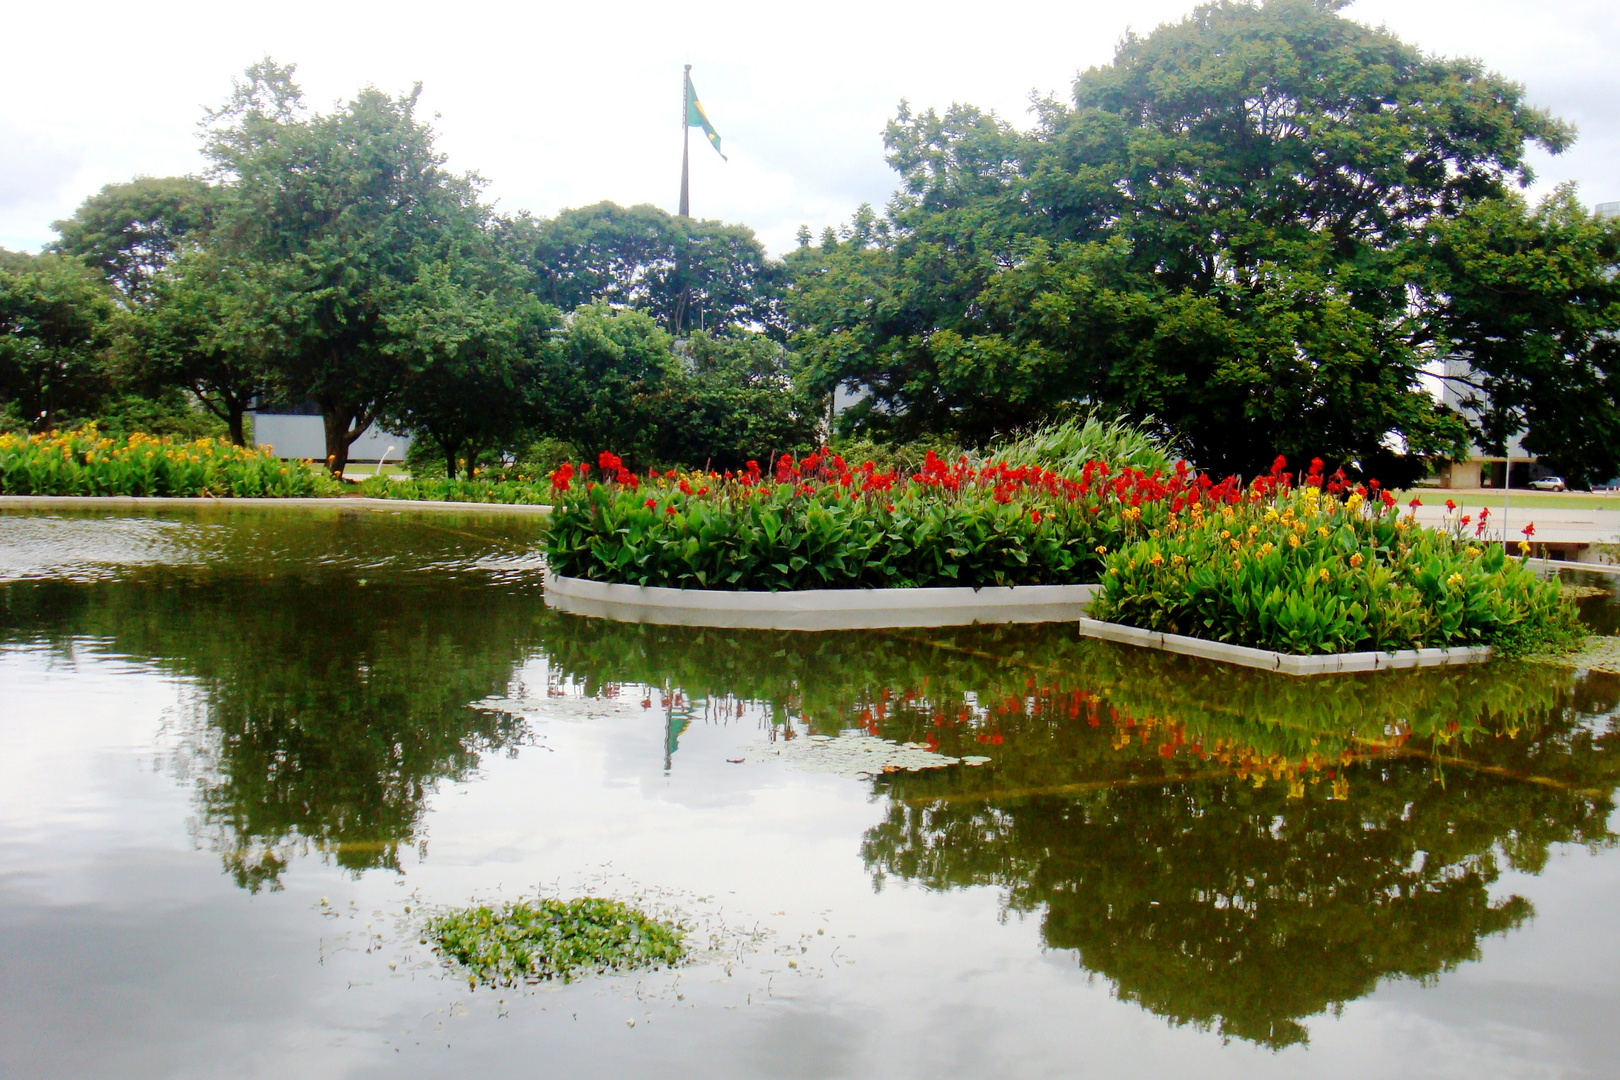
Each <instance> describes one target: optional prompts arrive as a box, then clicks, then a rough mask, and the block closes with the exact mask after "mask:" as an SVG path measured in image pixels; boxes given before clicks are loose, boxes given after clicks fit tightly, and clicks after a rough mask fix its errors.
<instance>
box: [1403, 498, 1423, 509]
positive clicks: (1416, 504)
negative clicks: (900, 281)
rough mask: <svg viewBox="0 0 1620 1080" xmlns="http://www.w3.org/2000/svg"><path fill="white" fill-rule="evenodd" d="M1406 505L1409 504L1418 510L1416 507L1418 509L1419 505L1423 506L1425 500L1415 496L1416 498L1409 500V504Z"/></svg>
mask: <svg viewBox="0 0 1620 1080" xmlns="http://www.w3.org/2000/svg"><path fill="white" fill-rule="evenodd" d="M1406 505H1407V506H1410V507H1411V508H1412V509H1413V510H1416V509H1417V508H1418V507H1420V506H1422V505H1423V500H1422V499H1419V498H1416V497H1414V498H1413V499H1412V501H1411V502H1409V503H1407V504H1406Z"/></svg>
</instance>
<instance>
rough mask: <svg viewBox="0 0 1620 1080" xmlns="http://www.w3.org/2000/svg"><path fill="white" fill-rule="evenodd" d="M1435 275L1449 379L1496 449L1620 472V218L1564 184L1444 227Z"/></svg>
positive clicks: (1437, 237) (1577, 476)
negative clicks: (1514, 446) (1512, 447)
mask: <svg viewBox="0 0 1620 1080" xmlns="http://www.w3.org/2000/svg"><path fill="white" fill-rule="evenodd" d="M1432 237H1433V262H1432V267H1433V272H1432V273H1431V274H1430V275H1429V278H1428V280H1429V283H1430V287H1431V288H1432V289H1433V290H1434V293H1435V301H1436V303H1437V304H1438V307H1439V310H1440V313H1441V319H1442V325H1443V327H1444V333H1445V335H1446V339H1447V343H1448V344H1449V345H1450V353H1449V355H1448V359H1449V360H1452V361H1453V362H1452V363H1451V364H1448V365H1447V369H1446V376H1445V377H1446V379H1447V380H1448V381H1449V382H1450V383H1451V385H1452V388H1453V389H1454V390H1455V391H1457V393H1458V396H1459V398H1460V399H1461V402H1462V404H1463V405H1464V406H1465V407H1466V408H1467V409H1468V411H1469V412H1470V413H1471V414H1473V415H1474V416H1475V417H1477V423H1476V424H1475V431H1474V438H1475V440H1476V441H1477V442H1478V443H1479V445H1480V446H1481V447H1482V448H1483V449H1485V450H1487V451H1489V452H1490V453H1493V454H1503V453H1505V452H1506V449H1507V442H1508V440H1509V439H1511V438H1513V437H1515V436H1522V437H1523V438H1522V444H1523V446H1524V448H1525V449H1526V450H1528V451H1529V452H1530V453H1533V454H1537V455H1538V456H1540V457H1541V458H1542V459H1543V460H1545V461H1546V462H1547V463H1548V464H1550V465H1551V466H1552V467H1553V468H1555V469H1557V470H1559V471H1560V472H1561V473H1562V474H1563V475H1564V476H1565V477H1566V478H1567V479H1568V480H1569V481H1570V482H1571V483H1572V484H1576V485H1583V484H1590V483H1592V482H1595V481H1601V480H1607V479H1608V478H1610V477H1612V476H1614V475H1616V473H1617V472H1620V276H1617V274H1616V269H1617V268H1620V222H1614V221H1602V220H1598V219H1596V218H1594V217H1593V216H1592V215H1591V214H1590V213H1588V212H1587V210H1586V208H1585V207H1583V206H1582V205H1581V204H1580V202H1579V201H1577V200H1576V198H1575V193H1574V191H1573V189H1571V188H1568V187H1563V188H1560V189H1558V190H1557V191H1556V192H1554V193H1553V194H1552V195H1550V196H1548V197H1547V198H1546V199H1544V200H1542V202H1541V203H1540V204H1539V205H1537V206H1535V207H1534V208H1532V207H1530V206H1529V205H1527V204H1526V202H1525V201H1524V199H1522V198H1520V197H1519V196H1517V195H1509V196H1507V197H1504V198H1501V199H1487V200H1484V201H1482V202H1479V203H1476V204H1475V205H1473V206H1471V207H1469V208H1468V209H1467V211H1465V212H1464V213H1462V214H1460V215H1458V216H1457V217H1455V218H1449V219H1444V220H1441V221H1439V222H1437V223H1436V224H1435V226H1434V227H1433V229H1432Z"/></svg>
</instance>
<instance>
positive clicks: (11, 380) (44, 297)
mask: <svg viewBox="0 0 1620 1080" xmlns="http://www.w3.org/2000/svg"><path fill="white" fill-rule="evenodd" d="M115 315H116V309H115V307H114V304H113V299H112V293H111V290H110V289H108V287H107V284H106V282H105V281H104V280H103V279H102V277H101V275H100V274H99V273H97V272H95V271H92V270H90V269H89V268H87V267H86V266H85V265H84V264H83V263H81V262H80V261H79V260H77V259H74V258H69V257H67V256H63V255H49V254H47V255H28V254H24V253H20V252H11V251H4V250H0V421H3V422H5V423H7V424H15V425H19V426H25V427H28V428H32V429H33V430H36V431H45V430H48V429H50V428H53V427H57V426H60V425H63V424H68V423H72V422H75V421H79V420H83V419H87V418H89V417H91V416H93V415H94V414H95V411H96V409H97V407H98V406H99V405H100V404H101V402H102V401H104V400H105V399H106V398H107V396H108V394H110V393H111V392H112V389H113V383H112V378H111V375H110V373H109V372H110V364H109V357H108V352H109V349H110V347H111V344H112V341H113V337H114V330H113V325H114V318H115Z"/></svg>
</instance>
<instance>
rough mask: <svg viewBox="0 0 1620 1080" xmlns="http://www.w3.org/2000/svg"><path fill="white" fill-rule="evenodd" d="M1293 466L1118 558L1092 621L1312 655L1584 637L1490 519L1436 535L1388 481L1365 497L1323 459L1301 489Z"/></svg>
mask: <svg viewBox="0 0 1620 1080" xmlns="http://www.w3.org/2000/svg"><path fill="white" fill-rule="evenodd" d="M1284 467H1285V462H1284V461H1283V459H1282V458H1278V459H1277V462H1276V464H1275V465H1274V466H1273V468H1272V470H1271V473H1270V475H1268V476H1263V477H1260V478H1258V479H1257V480H1256V481H1255V482H1254V483H1253V484H1252V485H1250V487H1249V488H1248V489H1247V491H1245V492H1243V493H1242V497H1241V498H1238V499H1235V500H1233V501H1231V502H1229V503H1226V504H1224V505H1222V506H1220V507H1219V508H1218V509H1216V510H1215V511H1214V512H1208V511H1207V510H1206V509H1205V508H1204V507H1202V506H1198V505H1194V506H1190V507H1189V508H1188V511H1187V513H1186V514H1185V515H1172V516H1171V518H1170V520H1169V521H1168V522H1167V523H1166V524H1165V526H1164V527H1163V528H1162V529H1160V530H1157V531H1156V535H1149V536H1147V537H1142V538H1139V539H1136V540H1134V541H1133V542H1131V543H1130V544H1128V545H1126V546H1125V547H1124V548H1122V549H1121V550H1119V551H1117V552H1115V553H1113V554H1111V555H1110V556H1108V557H1107V559H1106V563H1107V566H1106V572H1105V573H1104V574H1103V577H1102V582H1103V589H1102V593H1101V595H1100V596H1099V597H1098V599H1097V600H1096V601H1095V602H1094V604H1093V605H1092V609H1091V613H1092V615H1093V616H1094V617H1096V618H1099V619H1107V620H1111V621H1114V622H1120V623H1125V624H1127V625H1130V626H1139V627H1143V628H1145V629H1149V630H1158V631H1162V632H1166V633H1174V634H1187V635H1191V636H1194V637H1203V638H1210V639H1213V640H1215V641H1224V642H1230V643H1233V644H1238V645H1250V646H1255V647H1258V648H1264V649H1275V650H1277V651H1279V652H1287V653H1303V654H1312V653H1339V652H1354V651H1357V650H1361V649H1379V650H1391V651H1393V650H1396V649H1409V648H1428V647H1434V646H1449V645H1474V644H1491V645H1497V646H1499V647H1501V648H1503V649H1504V650H1506V651H1509V652H1514V651H1522V650H1523V649H1524V648H1528V647H1530V646H1532V645H1542V644H1550V645H1563V644H1569V643H1571V642H1573V641H1574V640H1578V639H1579V637H1580V630H1579V628H1578V626H1577V624H1576V620H1575V613H1574V610H1573V608H1572V607H1571V606H1570V605H1569V604H1567V603H1565V602H1562V601H1561V600H1560V598H1559V591H1558V586H1557V584H1556V583H1553V582H1548V581H1543V580H1541V579H1540V578H1539V577H1538V576H1537V575H1536V574H1535V572H1534V571H1533V570H1531V569H1530V568H1529V567H1528V566H1526V565H1524V564H1523V562H1522V561H1521V560H1517V559H1513V558H1511V557H1509V556H1508V554H1507V552H1506V550H1505V548H1504V546H1503V545H1502V544H1501V543H1490V542H1488V541H1487V540H1486V539H1485V535H1486V528H1487V520H1488V515H1487V514H1485V513H1483V512H1482V515H1481V520H1480V521H1479V522H1478V523H1477V525H1475V527H1474V530H1473V531H1472V532H1471V533H1470V532H1469V530H1468V529H1467V525H1468V523H1469V521H1470V520H1471V519H1470V518H1468V517H1461V518H1459V517H1456V515H1455V513H1454V511H1453V513H1451V514H1450V515H1448V523H1449V527H1448V528H1446V529H1444V530H1435V529H1429V528H1424V527H1422V526H1420V525H1418V524H1417V522H1416V508H1417V506H1418V505H1419V504H1418V502H1417V500H1413V502H1412V504H1411V511H1410V512H1409V513H1406V514H1404V515H1403V514H1402V513H1401V512H1400V508H1399V506H1398V505H1397V503H1396V500H1395V498H1394V497H1393V496H1392V495H1390V494H1389V493H1388V492H1380V491H1379V490H1378V485H1377V483H1376V482H1371V483H1369V484H1368V485H1367V486H1361V485H1357V486H1355V487H1354V488H1352V487H1351V486H1350V485H1348V484H1347V483H1346V482H1345V481H1344V478H1343V476H1342V474H1335V475H1334V476H1332V477H1323V475H1322V471H1321V469H1322V465H1321V461H1320V460H1317V461H1315V462H1313V463H1312V466H1311V469H1310V471H1309V473H1308V474H1307V475H1306V476H1305V477H1304V478H1303V482H1302V483H1301V484H1300V485H1298V486H1295V485H1293V484H1292V483H1291V482H1290V479H1291V478H1290V476H1289V474H1288V473H1286V472H1284V471H1283V469H1284ZM1529 535H1530V533H1529V532H1528V531H1527V533H1526V537H1527V539H1528V536H1529ZM1521 549H1522V550H1523V551H1525V552H1528V550H1529V545H1528V543H1524V544H1521Z"/></svg>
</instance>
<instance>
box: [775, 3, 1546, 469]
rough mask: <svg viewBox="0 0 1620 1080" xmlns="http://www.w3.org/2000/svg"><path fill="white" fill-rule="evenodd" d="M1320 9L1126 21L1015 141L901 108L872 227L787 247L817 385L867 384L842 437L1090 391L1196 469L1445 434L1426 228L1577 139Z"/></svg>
mask: <svg viewBox="0 0 1620 1080" xmlns="http://www.w3.org/2000/svg"><path fill="white" fill-rule="evenodd" d="M1343 6H1344V5H1343V4H1342V3H1340V2H1337V0H1317V2H1311V0H1269V2H1267V3H1264V4H1250V3H1237V2H1219V3H1212V4H1206V5H1204V6H1201V7H1199V8H1198V9H1197V10H1196V11H1194V12H1193V14H1192V15H1191V16H1189V17H1188V18H1187V19H1185V20H1183V21H1182V22H1180V23H1175V24H1171V25H1167V26H1163V27H1161V28H1159V29H1158V30H1156V31H1154V32H1153V33H1151V34H1149V35H1146V36H1143V37H1139V36H1136V35H1128V36H1127V37H1126V38H1125V39H1124V41H1122V43H1121V44H1120V46H1119V49H1118V51H1117V53H1116V55H1115V58H1114V60H1113V62H1112V63H1111V64H1109V65H1106V66H1104V67H1099V68H1094V69H1092V70H1089V71H1086V72H1084V73H1082V74H1081V75H1080V76H1079V78H1078V79H1077V80H1076V82H1075V84H1074V90H1073V97H1072V102H1071V103H1067V104H1066V103H1062V102H1058V101H1056V100H1043V101H1039V102H1037V104H1036V115H1037V123H1036V124H1035V126H1034V128H1033V129H1032V130H1030V131H1028V132H1021V131H1019V130H1017V129H1016V128H1014V127H1013V126H1012V125H1010V124H1008V123H1007V122H1005V121H1003V120H1001V119H1000V118H998V117H996V116H994V115H992V114H987V113H984V112H982V111H981V110H978V109H975V108H973V107H971V106H963V105H958V106H954V107H952V108H951V109H950V110H948V111H947V112H946V113H945V114H943V115H940V114H936V113H935V112H933V111H927V112H923V113H920V114H916V113H913V112H911V110H910V109H909V108H907V107H905V106H904V105H903V104H902V107H901V109H900V112H899V114H898V116H897V117H896V119H895V120H894V121H893V122H892V123H891V124H890V125H889V127H888V130H887V133H886V136H885V142H886V146H887V148H888V154H889V161H890V163H891V164H892V165H893V166H894V168H895V169H896V170H897V171H898V173H899V174H900V179H901V187H900V190H899V191H898V192H897V194H896V195H895V197H894V199H893V201H892V203H891V204H890V206H889V208H888V212H887V214H886V215H885V217H884V219H883V221H882V222H881V225H879V224H878V223H876V222H874V220H873V219H872V216H871V215H870V214H869V213H865V214H858V215H857V218H856V221H855V222H853V223H852V225H851V227H850V228H849V229H847V230H846V235H845V236H844V237H841V238H840V237H829V238H828V239H826V240H824V241H823V244H822V245H821V246H820V247H819V248H818V247H811V246H805V247H802V248H801V249H800V250H799V251H798V252H796V253H794V254H793V255H792V256H790V257H789V263H790V267H791V268H792V270H793V273H794V288H793V291H792V293H791V296H790V300H789V307H790V311H791V312H792V314H793V316H794V318H795V320H796V322H797V324H798V326H799V327H800V329H799V332H798V335H797V337H796V339H795V340H796V343H797V345H798V347H799V348H801V349H802V350H803V351H804V352H805V353H806V358H807V361H808V362H809V364H810V365H811V369H812V371H813V372H814V378H815V380H816V383H817V385H818V386H819V387H820V388H822V389H826V390H830V389H831V388H833V387H835V386H840V385H841V386H845V387H847V388H850V389H859V390H861V391H863V392H864V393H865V394H866V395H868V396H867V397H866V400H865V402H864V403H863V406H862V407H860V408H858V409H856V410H853V411H852V412H851V413H850V415H849V416H848V420H847V423H848V424H849V425H850V426H854V427H867V428H871V429H875V430H890V431H895V432H902V433H911V432H921V431H941V432H952V433H956V434H959V435H960V436H962V437H966V438H970V439H976V440H982V439H984V438H986V437H987V436H988V435H990V434H991V433H993V432H997V431H1004V430H1007V429H1009V428H1013V427H1017V426H1020V425H1027V424H1031V423H1034V422H1037V421H1039V420H1041V419H1043V418H1045V417H1047V416H1049V415H1051V414H1052V413H1053V412H1054V411H1060V410H1061V409H1062V408H1063V407H1064V406H1066V405H1072V404H1075V403H1106V404H1109V405H1112V406H1114V407H1117V408H1119V409H1122V410H1125V411H1127V412H1129V413H1133V414H1137V415H1146V414H1152V415H1155V416H1157V417H1158V418H1160V419H1161V420H1163V421H1164V422H1166V423H1168V424H1169V425H1170V426H1172V427H1173V428H1175V429H1177V430H1179V431H1181V432H1183V433H1184V434H1185V435H1186V436H1187V438H1188V440H1189V442H1190V443H1191V445H1192V446H1193V447H1194V449H1195V452H1196V453H1197V455H1198V459H1199V461H1200V464H1203V465H1206V466H1208V467H1211V468H1215V469H1236V470H1249V471H1252V470H1253V469H1254V468H1255V467H1256V466H1257V465H1260V464H1262V463H1264V462H1265V461H1268V460H1269V459H1270V458H1271V457H1272V456H1273V455H1275V454H1276V453H1278V452H1282V453H1286V454H1290V455H1301V454H1304V455H1312V454H1323V455H1325V456H1330V457H1337V458H1340V459H1342V460H1362V461H1368V460H1376V459H1378V458H1380V457H1384V456H1387V455H1388V452H1389V451H1388V447H1390V446H1391V445H1392V444H1397V443H1398V444H1402V445H1404V447H1405V448H1406V449H1407V450H1409V451H1410V452H1411V453H1413V454H1417V455H1439V454H1446V453H1456V452H1458V451H1460V449H1461V447H1462V444H1463V440H1464V438H1465V434H1466V433H1465V431H1464V428H1463V425H1462V423H1461V422H1460V421H1459V419H1458V418H1457V417H1456V416H1455V415H1454V414H1452V413H1450V412H1449V411H1447V410H1444V409H1442V408H1441V407H1440V406H1439V405H1438V403H1437V402H1436V401H1435V400H1434V397H1433V395H1432V394H1430V393H1429V392H1428V391H1427V389H1426V388H1425V386H1424V383H1423V373H1424V371H1425V369H1426V368H1427V367H1429V366H1431V365H1432V364H1434V363H1435V362H1436V361H1437V360H1439V359H1441V358H1443V357H1444V356H1445V355H1447V354H1448V353H1449V351H1450V349H1451V344H1452V343H1451V340H1450V339H1449V337H1448V335H1447V334H1446V323H1445V319H1444V311H1445V302H1444V300H1443V299H1442V298H1440V297H1439V296H1438V295H1437V293H1436V292H1435V291H1434V290H1432V289H1425V288H1423V287H1422V286H1424V285H1425V284H1427V283H1428V281H1429V279H1430V277H1431V275H1432V274H1433V267H1432V265H1431V259H1430V254H1431V253H1430V244H1431V239H1430V230H1431V229H1433V228H1434V227H1436V226H1437V225H1438V224H1439V223H1441V222H1444V221H1447V220H1449V219H1451V218H1454V217H1456V216H1457V215H1459V214H1462V213H1464V212H1465V211H1467V210H1468V209H1469V208H1470V207H1474V206H1476V205H1478V204H1480V203H1481V202H1483V201H1486V200H1492V199H1502V198H1504V197H1506V196H1507V195H1508V194H1509V193H1510V191H1511V190H1512V188H1513V187H1514V186H1515V185H1518V184H1523V183H1527V182H1528V181H1529V180H1530V179H1531V173H1530V169H1529V166H1528V164H1527V162H1526V152H1527V150H1528V149H1529V147H1531V146H1540V147H1542V148H1544V149H1546V150H1549V151H1553V152H1557V151H1560V150H1562V149H1563V148H1564V147H1566V146H1567V145H1568V144H1569V142H1570V141H1571V139H1572V137H1573V135H1572V132H1571V131H1570V129H1569V128H1568V127H1567V126H1565V125H1564V124H1562V123H1560V122H1558V121H1556V120H1554V119H1553V118H1551V117H1550V116H1548V115H1547V114H1546V113H1545V112H1543V111H1541V110H1538V109H1535V108H1532V107H1530V106H1529V105H1528V104H1527V103H1526V102H1525V100H1524V91H1523V88H1522V87H1520V86H1518V85H1517V84H1514V83H1511V82H1508V81H1506V80H1504V79H1502V78H1501V77H1500V76H1497V75H1494V74H1492V73H1489V72H1487V71H1485V70H1484V69H1483V68H1482V67H1481V66H1480V65H1479V64H1478V63H1476V62H1474V61H1470V60H1449V59H1443V58H1439V57H1433V56H1428V55H1425V54H1423V53H1421V52H1420V51H1419V50H1417V49H1415V48H1413V47H1412V46H1410V45H1407V44H1405V43H1403V42H1401V41H1400V40H1399V39H1397V38H1395V37H1394V36H1393V35H1391V34H1390V33H1388V32H1387V31H1385V30H1382V29H1373V28H1370V27H1367V26H1363V25H1361V24H1359V23H1356V22H1352V21H1350V20H1349V19H1346V18H1343V17H1342V16H1340V15H1339V14H1338V10H1339V9H1340V8H1342V7H1343ZM1414 285H1416V286H1418V289H1417V294H1418V300H1417V302H1416V303H1414Z"/></svg>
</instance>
